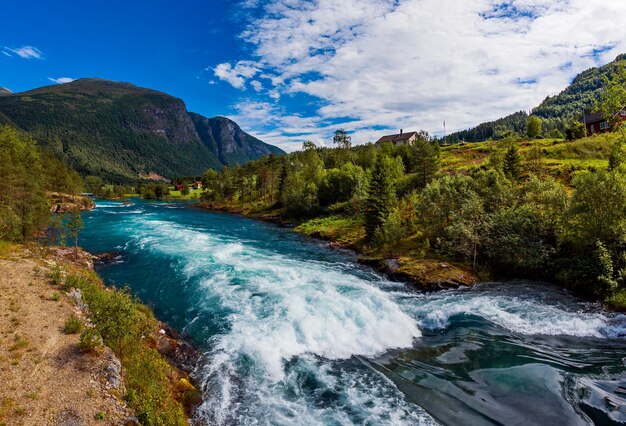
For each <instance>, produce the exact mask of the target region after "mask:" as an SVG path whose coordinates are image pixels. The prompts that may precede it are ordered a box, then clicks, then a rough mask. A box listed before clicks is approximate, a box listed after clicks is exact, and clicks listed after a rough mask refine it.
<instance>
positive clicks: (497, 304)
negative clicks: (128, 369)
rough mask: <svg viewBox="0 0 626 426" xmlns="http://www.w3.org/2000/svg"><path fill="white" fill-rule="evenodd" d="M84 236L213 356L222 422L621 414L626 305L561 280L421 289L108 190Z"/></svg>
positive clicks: (624, 406) (237, 222)
mask: <svg viewBox="0 0 626 426" xmlns="http://www.w3.org/2000/svg"><path fill="white" fill-rule="evenodd" d="M84 219H85V229H84V230H83V232H82V234H81V237H80V241H79V243H80V245H82V246H83V247H85V248H86V249H87V250H89V251H91V252H93V253H99V252H112V251H116V252H119V253H120V258H119V261H118V262H116V263H114V264H111V265H106V266H104V267H102V268H100V269H99V271H98V272H99V274H100V275H101V276H102V278H103V279H104V280H105V282H107V283H108V284H111V285H116V286H124V285H128V286H129V287H130V288H131V290H132V291H133V293H134V294H136V295H137V296H138V297H139V298H140V299H141V300H142V301H144V302H145V303H147V304H148V305H150V306H151V307H152V308H153V309H154V311H155V313H156V315H157V317H159V318H160V319H161V320H163V321H166V322H168V323H169V324H170V325H172V326H173V327H174V328H176V329H178V330H179V331H180V332H181V333H183V334H184V335H185V336H187V337H188V338H189V339H191V340H192V341H193V342H195V344H196V345H197V346H198V347H199V348H200V349H201V351H202V352H203V353H204V354H205V355H204V359H203V361H202V362H201V364H200V365H199V366H198V367H197V369H196V371H195V373H194V377H195V379H196V380H197V382H198V383H199V384H200V385H201V386H202V388H203V392H204V399H205V402H204V403H203V405H202V406H201V407H200V410H199V416H200V417H201V418H202V420H204V421H205V422H206V423H208V424H219V425H235V424H237V425H266V424H267V425H352V424H358V425H363V424H365V425H430V424H449V425H481V424H502V425H533V424H536V425H578V424H626V317H625V316H623V315H617V314H611V313H607V312H604V311H602V309H601V307H600V306H598V305H596V304H591V303H588V302H584V301H581V300H579V299H577V298H576V297H574V296H572V295H570V294H568V293H567V292H565V291H563V290H560V289H557V288H555V287H553V286H550V285H547V284H541V283H533V282H526V281H520V282H506V283H484V284H480V285H478V286H476V287H474V288H472V289H460V290H450V291H442V292H436V293H420V292H416V291H412V290H410V289H408V288H407V287H406V286H405V285H403V284H401V283H397V282H392V281H389V280H388V279H386V278H385V277H384V276H382V275H380V274H378V273H376V272H375V271H373V270H371V269H369V268H367V267H364V266H361V265H359V264H358V263H357V262H356V259H355V258H354V256H353V255H351V254H349V253H344V252H340V251H337V250H333V249H330V248H329V247H328V246H327V244H325V243H322V242H318V241H314V240H310V239H308V238H305V237H303V236H300V235H298V234H296V233H294V232H293V231H291V230H289V229H285V228H280V227H277V226H274V225H271V224H266V223H262V222H257V221H253V220H249V219H246V218H241V217H238V216H233V215H229V214H221V213H211V212H207V211H203V210H199V209H195V208H193V207H191V206H189V205H185V204H174V203H169V204H168V203H146V202H141V201H134V202H132V203H130V204H126V205H125V204H122V203H116V202H105V201H101V202H100V201H99V202H97V208H96V209H95V210H94V211H92V212H88V213H85V215H84Z"/></svg>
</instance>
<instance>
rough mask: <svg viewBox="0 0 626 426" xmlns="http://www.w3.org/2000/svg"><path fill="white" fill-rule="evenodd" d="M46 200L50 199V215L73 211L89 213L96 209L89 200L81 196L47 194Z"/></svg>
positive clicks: (60, 193)
mask: <svg viewBox="0 0 626 426" xmlns="http://www.w3.org/2000/svg"><path fill="white" fill-rule="evenodd" d="M48 198H49V199H50V206H51V207H50V211H51V212H52V213H67V212H71V211H72V210H74V209H78V210H80V211H90V210H93V209H95V208H96V205H95V203H94V202H93V200H92V199H91V198H89V197H84V196H82V195H72V194H64V193H62V192H49V193H48Z"/></svg>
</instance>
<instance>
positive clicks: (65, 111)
mask: <svg viewBox="0 0 626 426" xmlns="http://www.w3.org/2000/svg"><path fill="white" fill-rule="evenodd" d="M224 120H226V121H224ZM3 122H10V123H11V124H13V125H15V126H17V127H19V128H21V129H22V130H25V131H28V132H30V133H31V134H32V135H33V136H34V137H35V138H36V139H37V141H38V142H39V143H40V144H41V145H42V147H43V148H44V149H47V150H50V151H52V152H54V153H55V154H56V155H57V156H58V157H60V158H62V159H63V160H65V161H66V162H68V163H69V164H70V165H71V166H72V167H73V168H75V169H76V170H78V171H79V172H81V173H82V174H85V175H99V176H102V177H103V178H105V179H111V180H113V181H123V180H130V179H136V178H138V177H140V176H147V175H150V174H157V175H161V176H165V177H174V176H197V175H200V174H202V173H203V172H204V171H205V170H206V169H208V168H214V169H219V168H221V167H222V166H223V165H224V164H227V163H231V164H232V163H244V162H246V161H250V160H254V159H257V158H259V157H260V156H262V155H265V154H267V153H271V152H274V153H279V154H280V153H282V151H281V150H279V149H278V148H275V147H272V146H270V145H267V144H264V143H263V142H261V141H259V140H258V139H256V138H253V137H252V136H250V135H248V134H246V133H245V132H243V131H242V130H241V129H240V128H239V126H237V124H236V123H234V122H232V121H230V120H227V119H225V118H221V117H217V118H215V119H210V118H206V117H202V116H201V115H198V114H190V113H189V112H188V111H187V108H186V106H185V104H184V102H183V101H182V100H181V99H178V98H175V97H173V96H170V95H167V94H165V93H162V92H158V91H155V90H150V89H145V88H141V87H138V86H135V85H132V84H129V83H118V82H112V81H106V80H100V79H81V80H76V81H73V82H71V83H66V84H60V85H54V86H48V87H42V88H39V89H35V90H30V91H28V92H23V93H15V94H12V93H5V94H4V95H3V96H0V124H1V123H3ZM222 123H228V125H227V126H226V127H228V129H227V130H224V129H222V128H221V127H222Z"/></svg>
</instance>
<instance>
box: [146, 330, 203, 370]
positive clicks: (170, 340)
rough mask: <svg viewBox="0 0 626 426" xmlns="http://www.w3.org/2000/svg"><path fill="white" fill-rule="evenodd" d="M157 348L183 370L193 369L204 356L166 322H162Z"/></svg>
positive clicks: (169, 360) (170, 361)
mask: <svg viewBox="0 0 626 426" xmlns="http://www.w3.org/2000/svg"><path fill="white" fill-rule="evenodd" d="M157 350H158V351H159V352H160V353H161V354H162V355H163V356H164V357H165V358H166V359H167V360H168V362H169V363H170V364H172V365H173V366H175V367H177V368H180V369H181V370H183V371H193V370H194V369H195V367H196V364H197V363H198V361H199V360H200V357H201V356H202V355H201V354H200V352H199V351H198V350H197V349H196V348H194V347H193V346H191V345H190V344H189V343H187V342H185V341H184V340H183V339H182V337H181V336H180V335H179V334H178V333H176V332H175V331H174V330H173V329H172V328H171V327H170V326H169V325H167V324H165V323H161V328H160V329H159V333H158V335H157Z"/></svg>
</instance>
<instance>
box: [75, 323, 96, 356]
mask: <svg viewBox="0 0 626 426" xmlns="http://www.w3.org/2000/svg"><path fill="white" fill-rule="evenodd" d="M100 346H102V339H101V338H100V335H99V334H98V331H97V330H96V329H95V328H91V327H89V328H86V329H85V330H83V332H82V333H81V334H80V338H79V340H78V348H79V349H80V350H81V351H83V352H93V351H95V350H96V349H98V348H99V347H100Z"/></svg>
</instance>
